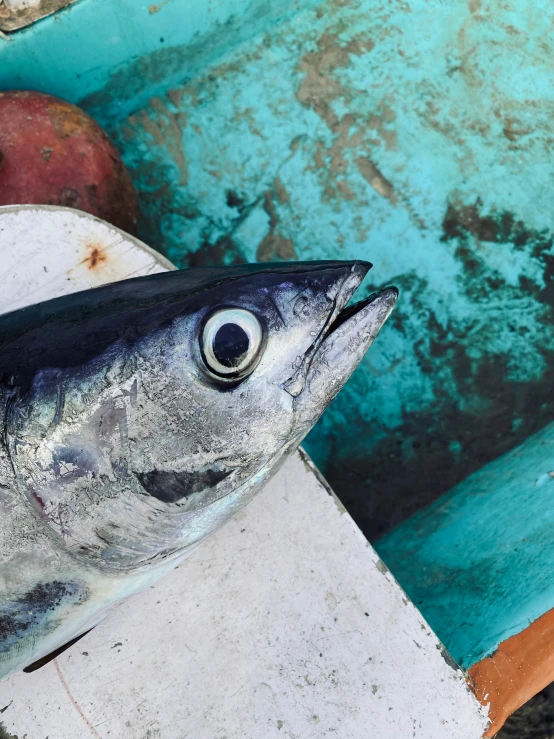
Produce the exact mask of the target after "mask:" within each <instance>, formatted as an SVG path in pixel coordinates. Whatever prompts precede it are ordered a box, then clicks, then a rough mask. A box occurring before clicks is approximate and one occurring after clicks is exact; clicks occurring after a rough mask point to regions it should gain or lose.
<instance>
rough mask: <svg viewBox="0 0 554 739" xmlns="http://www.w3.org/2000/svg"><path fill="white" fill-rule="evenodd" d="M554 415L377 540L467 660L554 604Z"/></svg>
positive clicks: (466, 663)
mask: <svg viewBox="0 0 554 739" xmlns="http://www.w3.org/2000/svg"><path fill="white" fill-rule="evenodd" d="M553 495H554V425H549V426H547V427H546V428H545V429H543V430H542V431H541V432H539V433H538V434H536V435H535V436H533V437H532V438H530V439H528V440H527V441H526V442H525V443H524V444H523V445H521V446H519V447H518V448H516V449H515V450H513V451H512V452H509V453H508V454H507V455H505V456H504V457H502V458H501V459H499V460H497V461H495V462H493V463H491V464H489V465H487V466H486V467H485V468H484V469H483V470H481V471H479V472H477V473H475V474H473V475H471V476H470V477H469V478H467V480H464V481H463V482H462V483H461V484H460V485H459V486H458V487H457V488H455V489H454V490H452V491H451V492H450V493H449V494H448V495H446V496H444V497H443V498H442V499H441V500H440V501H439V502H437V503H436V504H435V505H433V506H432V507H431V508H429V509H428V510H427V511H424V512H421V513H418V514H416V515H415V516H413V517H412V518H411V519H410V520H409V521H407V522H405V523H404V524H403V525H401V526H400V527H398V528H397V529H396V530H395V531H393V532H392V533H391V534H389V535H388V536H386V537H384V538H383V539H381V540H380V541H379V542H378V543H377V550H378V552H379V554H380V555H381V557H382V558H383V559H384V561H385V562H386V564H387V565H388V566H389V567H390V568H391V569H392V571H393V572H394V574H395V576H396V577H397V578H398V580H399V581H400V583H401V585H402V586H403V587H404V589H405V590H406V592H407V594H408V595H409V597H410V598H411V599H412V600H413V602H414V604H415V605H416V606H417V607H418V608H419V609H420V610H421V611H422V613H423V615H424V616H425V618H426V619H427V621H428V622H429V624H430V625H431V627H432V628H433V630H434V631H435V632H436V633H437V635H438V636H439V638H440V639H441V640H442V642H443V644H444V645H445V646H446V648H447V649H448V651H449V652H450V654H451V655H452V657H453V658H454V659H455V660H456V661H457V662H458V663H459V664H460V665H461V666H462V667H464V668H466V669H467V668H469V667H471V665H473V664H475V662H478V661H479V660H480V659H483V657H485V656H487V655H490V654H492V653H493V652H494V650H495V649H496V647H497V646H498V644H499V643H500V642H501V641H503V640H504V639H507V638H509V637H510V636H512V635H513V634H517V633H519V632H520V631H522V630H523V629H524V628H526V627H527V626H529V624H530V623H531V622H532V621H534V620H535V619H536V618H538V617H539V616H541V615H542V614H543V613H545V612H546V611H548V610H549V609H551V608H552V607H553V606H554V578H553V577H552V567H551V563H552V562H553V561H554V539H553V537H552V531H553V530H554V506H553V505H552V496H553Z"/></svg>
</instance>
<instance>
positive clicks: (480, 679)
mask: <svg viewBox="0 0 554 739" xmlns="http://www.w3.org/2000/svg"><path fill="white" fill-rule="evenodd" d="M553 644H554V610H551V611H548V613H545V614H544V616H541V617H540V618H538V619H537V620H536V621H534V622H533V623H532V624H531V625H530V626H528V627H527V628H526V629H524V630H523V631H522V632H520V633H519V634H516V635H515V636H512V637H510V638H509V639H506V641H504V642H502V643H501V644H499V646H498V649H497V650H496V651H495V652H494V654H493V655H491V656H490V657H485V659H483V660H481V661H480V662H477V664H475V665H473V667H472V668H471V669H470V670H469V677H470V679H471V682H472V689H473V691H474V692H475V695H476V696H477V697H478V698H479V700H480V701H481V703H482V704H483V705H485V706H487V707H488V710H489V717H490V719H491V725H490V726H489V728H488V729H487V732H486V733H485V736H490V737H492V736H494V735H495V734H496V733H497V732H498V731H499V729H500V728H501V727H502V725H503V724H504V722H505V721H506V719H507V718H508V716H510V714H512V713H513V712H514V711H516V710H517V709H518V708H520V707H521V706H522V705H523V704H524V703H526V702H527V701H528V700H529V699H530V698H532V697H533V696H534V695H536V694H537V693H539V692H540V691H541V690H543V689H544V688H545V687H546V686H547V685H549V684H550V683H551V682H552V681H553V680H554V648H553Z"/></svg>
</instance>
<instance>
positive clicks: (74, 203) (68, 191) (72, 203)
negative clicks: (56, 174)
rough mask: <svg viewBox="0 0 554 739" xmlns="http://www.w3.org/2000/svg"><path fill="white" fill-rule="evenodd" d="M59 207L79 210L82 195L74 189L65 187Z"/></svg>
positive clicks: (61, 193)
mask: <svg viewBox="0 0 554 739" xmlns="http://www.w3.org/2000/svg"><path fill="white" fill-rule="evenodd" d="M58 204H59V205H61V206H63V207H64V208H77V209H78V208H79V206H80V205H81V195H80V194H79V193H78V192H77V190H74V189H73V188H72V187H64V188H63V190H62V191H61V192H60V198H59V203H58Z"/></svg>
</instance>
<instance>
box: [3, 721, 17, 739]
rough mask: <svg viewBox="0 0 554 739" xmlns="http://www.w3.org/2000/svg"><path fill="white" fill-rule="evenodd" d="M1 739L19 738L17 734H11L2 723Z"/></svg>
mask: <svg viewBox="0 0 554 739" xmlns="http://www.w3.org/2000/svg"><path fill="white" fill-rule="evenodd" d="M0 739H18V737H17V736H16V735H15V734H10V733H9V732H8V731H7V729H6V727H5V726H4V724H3V723H2V722H1V721H0Z"/></svg>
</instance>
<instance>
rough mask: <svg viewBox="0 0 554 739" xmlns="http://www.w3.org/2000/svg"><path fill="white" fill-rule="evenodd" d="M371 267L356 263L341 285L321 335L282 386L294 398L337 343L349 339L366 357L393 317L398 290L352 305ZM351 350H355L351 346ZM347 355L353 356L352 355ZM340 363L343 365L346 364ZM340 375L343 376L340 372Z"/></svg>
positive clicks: (383, 291) (388, 291) (298, 361)
mask: <svg viewBox="0 0 554 739" xmlns="http://www.w3.org/2000/svg"><path fill="white" fill-rule="evenodd" d="M371 266H372V265H371V264H370V263H369V262H361V261H360V262H354V264H353V265H352V267H351V269H350V271H349V272H348V273H347V274H346V275H345V277H344V280H343V281H342V284H340V285H339V288H338V290H337V291H336V294H335V296H334V298H333V302H332V306H331V309H330V311H329V314H328V316H327V319H326V321H325V323H324V325H323V326H322V328H321V330H320V332H319V334H318V335H317V336H316V338H315V339H314V341H313V343H312V345H311V346H310V347H309V349H308V350H307V351H306V353H305V354H304V356H303V357H299V358H298V360H297V363H296V365H295V372H294V374H293V375H292V376H291V377H290V378H289V379H288V380H287V381H286V382H284V383H283V384H282V385H281V387H282V388H283V389H284V390H286V391H287V393H289V394H290V395H291V396H292V397H293V398H296V397H298V396H299V395H300V393H301V392H302V391H303V390H304V388H305V386H306V382H307V380H308V375H309V374H310V373H311V370H312V367H313V365H314V363H316V364H317V363H319V360H321V358H322V355H324V354H327V353H328V351H327V350H330V349H331V345H333V346H334V347H335V350H336V349H337V348H338V344H337V341H336V340H337V339H343V341H342V342H341V341H339V342H338V343H344V339H347V340H348V341H349V343H350V344H352V343H353V345H355V346H357V347H358V348H359V346H364V347H365V348H364V349H363V353H365V351H366V350H367V349H368V348H369V346H370V345H371V343H372V341H373V339H374V338H375V336H376V335H377V333H378V331H379V329H380V328H381V326H382V325H383V324H384V322H385V321H386V319H387V318H388V316H389V315H390V313H391V311H392V309H393V308H394V306H395V304H396V300H397V298H398V290H397V288H396V287H386V288H383V289H382V290H379V291H378V292H375V293H372V294H371V295H370V296H369V297H367V298H365V299H364V300H360V301H357V302H355V303H350V299H351V298H352V296H353V295H354V293H355V292H356V290H357V289H358V287H359V286H360V284H361V282H362V280H363V279H364V277H365V276H366V274H367V273H368V271H369V270H370V269H371ZM351 349H352V346H350V350H351ZM345 350H346V347H345ZM334 353H336V351H335V352H334ZM347 353H348V354H350V353H351V351H349V352H347ZM363 353H362V354H363ZM360 358H361V357H360ZM358 361H359V359H358ZM358 361H356V362H355V364H354V366H353V367H352V369H351V371H350V372H349V373H348V376H349V375H350V374H351V372H352V371H353V370H354V368H355V366H356V365H357V364H358ZM340 363H341V364H343V362H340ZM339 374H342V373H340V372H339ZM344 381H346V380H344ZM342 384H344V383H342ZM341 386H342V385H341Z"/></svg>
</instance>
